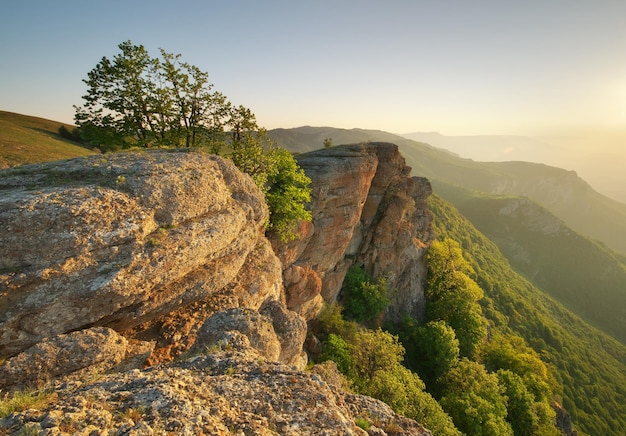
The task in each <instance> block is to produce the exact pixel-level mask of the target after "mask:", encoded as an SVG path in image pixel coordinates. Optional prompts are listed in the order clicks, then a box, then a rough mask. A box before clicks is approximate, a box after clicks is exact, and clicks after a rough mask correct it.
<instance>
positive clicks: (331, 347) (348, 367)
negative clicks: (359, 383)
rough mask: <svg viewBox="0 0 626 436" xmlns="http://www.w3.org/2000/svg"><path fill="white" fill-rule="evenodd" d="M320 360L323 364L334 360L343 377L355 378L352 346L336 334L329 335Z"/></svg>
mask: <svg viewBox="0 0 626 436" xmlns="http://www.w3.org/2000/svg"><path fill="white" fill-rule="evenodd" d="M320 360H321V361H322V362H324V361H326V360H332V361H333V362H335V363H336V364H337V369H338V370H339V371H340V372H341V373H342V374H343V375H345V376H346V377H348V378H352V377H354V371H355V364H354V359H353V357H352V354H351V352H350V346H349V345H348V343H347V342H346V341H345V340H344V339H343V338H342V337H341V336H339V335H336V334H334V333H330V334H329V335H328V338H327V339H326V342H325V343H324V350H323V352H322V354H321V356H320Z"/></svg>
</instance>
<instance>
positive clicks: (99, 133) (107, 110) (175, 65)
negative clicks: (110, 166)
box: [74, 41, 311, 241]
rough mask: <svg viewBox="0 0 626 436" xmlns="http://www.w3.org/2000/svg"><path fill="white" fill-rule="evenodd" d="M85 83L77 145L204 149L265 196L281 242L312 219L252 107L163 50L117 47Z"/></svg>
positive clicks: (286, 156) (295, 170)
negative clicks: (229, 162)
mask: <svg viewBox="0 0 626 436" xmlns="http://www.w3.org/2000/svg"><path fill="white" fill-rule="evenodd" d="M118 48H119V49H120V53H118V54H116V55H115V56H114V57H113V59H108V58H106V57H103V58H102V59H101V60H100V62H99V63H98V64H97V65H96V67H95V68H94V69H93V70H91V71H90V72H89V73H88V74H87V79H85V80H84V82H85V84H86V85H87V93H86V94H85V95H84V96H83V99H84V104H83V105H82V106H74V108H75V109H76V114H75V116H74V120H75V122H76V124H77V126H78V129H79V132H80V134H81V136H82V138H83V140H84V141H85V142H87V143H90V144H91V145H95V146H98V147H100V148H101V149H102V150H103V151H114V150H118V149H123V148H129V147H136V146H140V147H151V146H161V147H162V146H166V147H198V146H203V147H207V148H208V149H209V150H210V151H211V152H213V153H215V154H222V153H224V155H225V156H227V157H230V158H231V159H232V160H233V162H234V163H235V165H237V167H238V168H239V169H240V170H241V171H243V172H245V173H247V174H249V175H250V176H251V177H252V178H253V179H254V181H255V183H256V184H257V185H258V186H259V188H261V190H262V191H263V193H264V194H265V198H266V201H267V203H268V206H269V209H270V221H269V223H268V228H269V229H271V230H273V231H275V232H277V234H278V235H279V237H280V238H281V239H282V240H283V241H287V240H289V239H293V238H295V237H296V232H295V229H296V226H297V224H298V223H300V222H301V221H303V220H310V219H311V214H310V212H308V211H307V210H306V208H305V204H306V203H307V202H308V201H310V189H309V184H310V182H311V180H310V179H309V178H308V177H307V176H306V175H305V174H304V171H302V169H301V168H300V167H299V166H298V164H297V162H296V161H295V159H294V157H293V156H292V155H291V153H289V152H287V151H286V150H281V149H279V148H277V147H274V146H273V145H272V143H271V141H269V138H268V137H267V134H266V131H265V129H263V128H261V127H259V126H258V124H257V122H256V118H255V116H254V114H253V113H252V111H251V110H250V109H247V108H245V107H243V106H234V105H232V104H231V103H230V102H229V101H228V100H227V99H226V97H225V96H224V95H222V94H220V93H219V92H215V91H213V90H212V89H213V85H212V84H210V83H209V82H208V77H209V76H208V74H207V73H205V72H203V71H201V70H200V69H199V68H198V67H196V66H194V65H190V64H188V63H187V62H182V61H181V59H180V58H181V55H180V54H177V55H174V54H171V53H167V52H166V51H165V50H163V49H161V50H160V53H161V56H160V58H151V57H150V55H149V54H148V51H147V50H146V49H145V47H144V46H143V45H133V44H132V43H131V41H126V42H123V43H121V44H119V46H118Z"/></svg>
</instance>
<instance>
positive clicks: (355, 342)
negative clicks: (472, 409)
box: [318, 305, 460, 436]
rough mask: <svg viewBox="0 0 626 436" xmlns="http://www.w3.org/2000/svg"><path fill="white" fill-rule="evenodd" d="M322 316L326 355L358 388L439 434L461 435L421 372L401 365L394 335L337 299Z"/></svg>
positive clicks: (399, 351)
mask: <svg viewBox="0 0 626 436" xmlns="http://www.w3.org/2000/svg"><path fill="white" fill-rule="evenodd" d="M318 321H319V323H320V325H321V327H322V330H324V331H323V332H322V333H324V334H325V335H326V340H325V341H324V351H323V353H322V359H331V360H333V361H335V362H336V363H337V367H338V369H339V370H340V371H341V372H342V373H343V374H344V375H345V376H346V377H347V378H348V380H349V381H350V383H351V385H352V388H353V389H354V390H356V391H357V392H358V393H361V394H364V395H369V396H372V397H374V398H378V399H380V400H382V401H385V402H386V403H387V404H389V405H390V406H391V407H392V408H393V409H394V410H395V411H396V412H397V413H400V414H403V415H405V416H407V417H410V418H413V419H415V420H417V421H418V422H420V423H422V424H424V425H425V426H426V427H427V428H429V429H430V430H432V431H434V432H435V434H441V435H449V436H459V435H460V433H459V432H458V430H457V429H456V428H455V427H454V424H453V423H452V420H451V418H450V417H449V416H448V415H446V414H445V413H444V412H443V410H442V409H441V406H439V404H438V403H437V401H436V400H435V399H434V398H433V397H432V396H431V395H430V394H429V393H427V392H426V391H425V390H424V389H425V387H424V383H423V382H422V381H421V380H420V378H419V376H417V374H415V373H412V372H411V371H409V370H408V369H407V368H405V367H403V366H402V365H401V362H402V358H403V356H404V347H403V346H402V345H401V344H400V343H399V342H398V338H397V337H396V336H393V335H392V334H391V333H389V332H386V331H383V330H381V329H377V330H368V329H364V328H359V327H358V325H357V324H356V323H355V322H353V321H346V320H344V319H343V317H342V316H341V307H340V306H338V305H333V306H330V307H327V308H326V309H325V310H324V311H323V312H322V314H321V315H320V317H319V318H318Z"/></svg>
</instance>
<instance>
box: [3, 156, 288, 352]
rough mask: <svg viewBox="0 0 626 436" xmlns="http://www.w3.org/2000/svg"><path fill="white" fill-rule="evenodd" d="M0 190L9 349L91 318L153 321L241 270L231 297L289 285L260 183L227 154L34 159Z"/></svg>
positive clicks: (216, 289)
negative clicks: (268, 236) (267, 230)
mask: <svg viewBox="0 0 626 436" xmlns="http://www.w3.org/2000/svg"><path fill="white" fill-rule="evenodd" d="M0 192H1V194H2V195H0V226H1V227H2V229H3V231H2V233H0V358H6V357H10V356H13V355H16V354H18V353H19V352H21V351H23V350H25V349H27V348H28V347H30V346H32V345H34V344H36V343H37V342H39V341H41V340H43V339H44V338H50V337H53V336H56V335H59V334H63V333H67V332H70V331H74V330H80V329H83V328H85V327H91V326H106V327H110V328H112V329H114V330H116V331H119V332H124V331H131V330H132V329H135V328H137V327H138V326H141V325H143V326H146V328H151V324H150V323H153V322H156V321H157V320H160V321H159V322H164V319H163V317H167V316H168V315H169V314H171V313H174V312H176V311H179V310H180V309H181V308H184V307H189V306H190V305H192V304H198V303H201V302H204V301H207V300H209V299H211V298H214V299H216V298H217V296H218V295H219V294H220V292H226V291H224V290H225V289H226V290H228V289H230V290H231V291H232V289H233V288H235V287H237V283H238V281H239V282H240V281H242V277H245V281H244V285H242V286H239V288H238V289H243V290H244V291H245V292H244V291H242V292H241V293H240V294H239V295H237V296H235V297H234V298H233V300H234V303H233V304H234V305H237V304H239V303H238V302H237V300H239V301H240V302H241V304H245V305H246V306H249V307H254V308H259V307H261V305H262V304H263V303H264V302H265V300H267V299H269V298H272V299H276V298H280V297H281V296H282V279H281V277H280V274H281V273H280V270H281V269H280V264H279V262H278V260H277V259H276V258H275V256H274V255H273V253H272V250H271V248H270V247H269V245H268V244H267V241H266V240H265V237H264V235H263V233H264V225H265V222H266V220H267V218H268V210H267V207H266V205H265V202H264V198H263V194H262V193H261V192H260V191H259V189H257V187H256V186H255V185H254V183H253V182H252V179H251V178H250V177H248V176H246V175H244V174H242V173H241V172H240V171H238V170H237V168H235V166H234V165H233V164H232V163H231V162H229V161H226V160H224V159H222V158H220V157H217V156H211V155H207V154H205V153H201V152H187V151H155V152H141V153H140V152H129V153H115V154H109V155H104V156H91V157H88V158H81V159H73V160H67V161H59V162H52V163H46V164H36V165H25V166H22V167H16V168H11V169H8V170H4V171H2V172H0ZM251 253H252V254H253V257H251V258H250V257H249V255H250V254H251ZM247 262H248V263H247ZM242 270H243V272H242ZM283 298H284V297H283ZM202 321H203V320H202Z"/></svg>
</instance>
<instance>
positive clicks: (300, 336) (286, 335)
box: [260, 300, 308, 369]
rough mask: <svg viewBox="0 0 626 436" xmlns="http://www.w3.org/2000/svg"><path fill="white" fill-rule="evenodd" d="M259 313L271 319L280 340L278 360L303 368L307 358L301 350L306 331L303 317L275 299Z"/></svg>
mask: <svg viewBox="0 0 626 436" xmlns="http://www.w3.org/2000/svg"><path fill="white" fill-rule="evenodd" d="M260 313H261V314H263V315H266V316H268V317H269V318H270V319H271V320H272V325H273V326H274V332H275V333H276V336H277V337H278V341H279V342H280V356H279V357H278V361H279V362H281V363H285V364H291V365H293V366H295V367H296V368H298V369H304V367H305V366H306V364H307V360H308V359H307V356H306V353H305V352H304V351H303V350H302V346H303V344H304V341H305V340H306V332H307V325H306V321H305V319H304V318H302V317H301V316H300V315H298V314H297V313H296V312H293V311H291V310H287V308H286V307H285V305H284V304H283V303H280V302H278V301H276V300H273V301H269V302H268V303H267V304H266V305H265V306H264V307H263V308H262V309H261V312H260Z"/></svg>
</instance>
